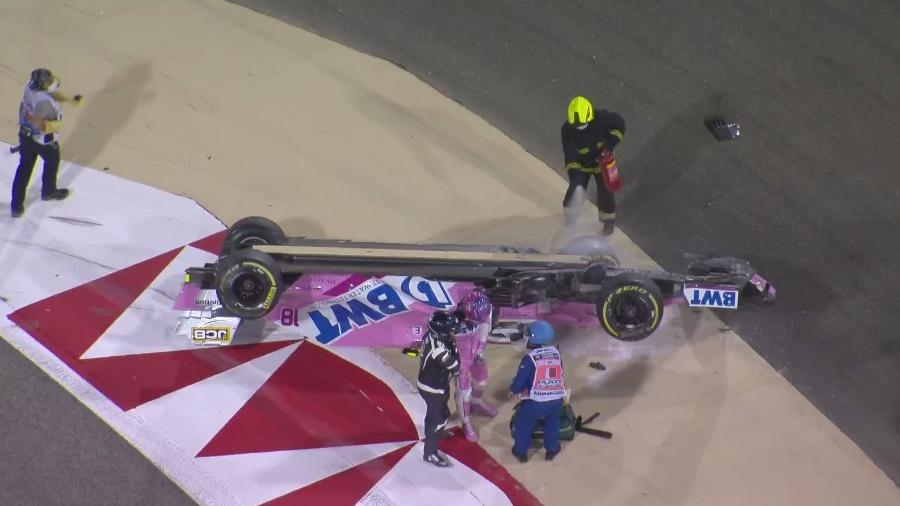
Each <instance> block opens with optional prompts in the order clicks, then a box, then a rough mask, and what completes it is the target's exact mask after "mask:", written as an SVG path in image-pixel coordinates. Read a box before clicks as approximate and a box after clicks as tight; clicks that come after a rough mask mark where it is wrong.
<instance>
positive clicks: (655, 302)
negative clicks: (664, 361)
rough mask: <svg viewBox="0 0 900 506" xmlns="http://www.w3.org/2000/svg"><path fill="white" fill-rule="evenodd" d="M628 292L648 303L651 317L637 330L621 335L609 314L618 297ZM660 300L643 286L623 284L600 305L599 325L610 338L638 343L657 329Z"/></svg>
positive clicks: (660, 307) (660, 313)
mask: <svg viewBox="0 0 900 506" xmlns="http://www.w3.org/2000/svg"><path fill="white" fill-rule="evenodd" d="M628 292H637V293H638V294H639V295H640V296H641V298H643V299H644V300H647V301H649V303H650V306H651V307H652V312H653V315H652V317H651V318H650V321H649V322H647V323H646V324H644V325H642V326H640V327H639V328H637V329H634V330H630V331H629V332H628V333H627V334H625V333H622V332H621V331H620V330H618V329H617V328H616V327H615V326H614V325H613V323H612V322H611V313H612V310H613V303H614V302H615V300H616V298H618V297H620V296H621V295H622V294H625V293H628ZM662 307H663V305H662V300H661V299H660V298H659V296H658V295H657V294H654V293H652V292H651V291H650V290H649V289H648V288H647V287H645V286H643V285H642V284H640V283H623V284H620V285H618V286H616V287H615V289H613V290H612V291H610V292H609V294H607V295H606V297H604V298H603V300H602V301H601V303H600V315H601V321H600V324H601V325H602V326H603V330H605V331H606V332H607V333H609V335H611V336H612V337H614V338H616V339H619V340H622V341H639V340H641V339H644V338H646V337H648V336H650V334H652V333H653V332H654V331H656V329H657V328H658V327H659V324H660V321H661V320H662Z"/></svg>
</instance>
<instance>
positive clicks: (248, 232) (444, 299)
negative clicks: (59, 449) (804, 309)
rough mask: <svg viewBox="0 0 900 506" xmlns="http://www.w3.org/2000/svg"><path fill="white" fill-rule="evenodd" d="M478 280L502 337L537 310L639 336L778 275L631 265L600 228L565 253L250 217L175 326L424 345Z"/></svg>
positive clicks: (200, 274) (192, 333) (767, 293)
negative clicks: (296, 232) (291, 226)
mask: <svg viewBox="0 0 900 506" xmlns="http://www.w3.org/2000/svg"><path fill="white" fill-rule="evenodd" d="M586 245H587V247H586ZM586 249H587V250H589V251H585V250H586ZM576 250H578V251H580V253H574V252H573V251H576ZM476 287H477V288H480V289H482V290H484V291H485V292H486V293H487V294H488V297H489V298H490V300H491V303H492V304H493V307H494V312H493V320H494V321H493V330H492V332H491V333H492V335H493V336H494V337H495V339H496V340H497V341H508V340H515V339H516V338H518V337H520V331H521V325H523V324H525V323H527V322H529V321H533V320H536V319H543V320H548V321H550V322H552V323H558V324H569V325H596V324H597V323H599V324H600V326H601V327H602V328H603V329H604V330H605V331H606V332H607V333H608V334H609V335H611V336H612V337H614V338H616V339H619V340H623V341H636V340H640V339H644V338H646V337H648V336H649V335H651V334H652V333H653V332H654V331H655V330H656V329H657V328H658V326H659V324H660V322H661V320H662V315H663V309H664V307H665V306H666V305H667V304H671V303H684V304H687V305H689V306H694V307H708V308H718V309H737V308H738V304H739V301H741V300H744V299H745V298H747V297H751V298H758V299H761V300H762V301H764V302H771V301H773V300H774V298H775V289H774V287H773V286H772V285H771V284H770V283H769V282H768V281H766V280H765V279H764V278H762V277H761V276H760V275H759V274H757V273H756V272H755V271H754V270H753V268H752V267H751V266H750V264H749V263H748V262H746V261H744V260H741V259H737V258H732V257H716V256H707V257H704V258H700V259H697V260H695V261H694V262H693V263H692V264H691V265H690V266H689V268H688V273H687V274H677V273H671V272H666V271H648V270H639V269H629V268H625V267H622V266H620V265H619V262H618V260H617V259H616V258H615V256H614V255H613V254H611V252H610V251H609V250H608V249H606V247H605V246H604V245H603V244H602V241H601V242H597V241H596V240H595V239H593V238H587V239H585V238H582V239H577V240H576V241H574V242H573V243H571V244H570V245H567V246H566V247H564V248H563V249H562V250H561V251H560V252H559V253H556V254H546V253H542V252H540V251H536V250H533V249H524V248H514V247H508V246H480V245H448V244H395V243H359V242H352V241H344V240H318V239H308V238H304V237H297V238H288V237H286V236H285V234H284V232H283V231H282V229H281V228H280V227H279V226H278V225H277V224H276V223H274V222H272V221H271V220H268V219H266V218H262V217H250V218H244V219H242V220H240V221H238V222H237V223H235V224H234V225H233V226H232V227H231V228H230V229H229V233H228V235H227V236H226V238H225V240H224V242H223V245H222V249H221V252H220V254H219V258H218V260H217V261H216V262H214V263H208V264H206V265H204V266H203V267H191V268H189V269H187V276H186V281H185V284H184V287H183V288H182V291H181V293H180V295H179V297H178V298H177V300H176V302H175V306H174V309H176V310H179V311H181V317H180V321H179V325H178V329H177V331H176V333H177V334H179V335H189V337H190V339H191V340H192V341H194V342H196V343H198V344H230V343H231V339H232V338H233V336H234V335H235V333H236V332H237V330H238V327H239V326H240V325H241V324H242V323H243V322H246V321H248V320H260V319H263V320H265V321H266V322H267V324H269V325H275V326H280V327H282V328H289V329H296V331H297V334H299V335H301V336H303V337H305V338H308V339H314V340H315V341H317V342H318V343H320V344H325V345H334V346H364V347H390V348H416V347H417V345H418V343H419V341H420V340H421V338H422V335H423V332H424V327H425V322H426V321H427V320H428V317H429V316H430V315H431V313H432V312H434V311H435V310H438V309H447V308H450V307H451V306H454V305H455V304H456V302H457V301H458V300H459V299H460V298H461V297H462V296H464V295H465V294H466V293H468V292H469V291H471V290H472V289H474V288H476Z"/></svg>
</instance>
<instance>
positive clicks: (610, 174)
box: [599, 146, 622, 193]
mask: <svg viewBox="0 0 900 506" xmlns="http://www.w3.org/2000/svg"><path fill="white" fill-rule="evenodd" d="M599 164H600V171H601V174H603V186H605V187H606V189H607V190H609V191H610V192H612V193H615V192H617V191H619V188H621V187H622V180H621V179H619V167H618V166H617V165H616V157H615V156H614V155H613V152H612V151H610V150H609V149H606V147H605V146H604V147H603V148H602V149H601V150H600V160H599Z"/></svg>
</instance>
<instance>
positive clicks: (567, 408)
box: [509, 402, 575, 441]
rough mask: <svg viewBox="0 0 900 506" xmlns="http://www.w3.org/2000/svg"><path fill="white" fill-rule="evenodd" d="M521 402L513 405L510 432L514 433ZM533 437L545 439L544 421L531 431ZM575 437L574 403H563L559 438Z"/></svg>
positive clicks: (563, 439) (566, 439) (568, 439)
mask: <svg viewBox="0 0 900 506" xmlns="http://www.w3.org/2000/svg"><path fill="white" fill-rule="evenodd" d="M520 405H521V402H518V403H516V405H515V406H513V415H512V417H511V418H510V419H509V433H510V434H511V435H512V434H513V426H515V423H516V415H517V414H518V413H519V406H520ZM531 438H532V439H541V440H543V439H544V424H543V423H542V422H538V424H537V425H536V426H535V427H534V431H533V432H532V433H531ZM574 438H575V411H574V410H573V409H572V404H571V403H567V404H563V408H562V412H561V413H560V415H559V439H560V441H571V440H572V439H574Z"/></svg>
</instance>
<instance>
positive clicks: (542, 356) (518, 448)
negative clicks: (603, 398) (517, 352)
mask: <svg viewBox="0 0 900 506" xmlns="http://www.w3.org/2000/svg"><path fill="white" fill-rule="evenodd" d="M525 337H526V339H527V340H528V347H529V348H532V349H531V351H529V352H528V354H527V355H525V356H524V357H522V361H521V362H520V363H519V370H518V371H517V372H516V377H515V378H513V381H512V384H511V385H510V387H509V390H510V393H511V394H514V395H519V396H520V397H521V398H522V399H523V400H522V402H521V404H520V405H519V410H518V412H517V413H516V420H515V423H514V424H513V439H514V443H513V448H512V453H513V455H514V456H515V457H516V458H517V459H519V461H520V462H525V461H527V460H528V454H527V452H528V448H529V447H530V446H531V435H532V433H533V432H534V428H535V426H536V425H537V424H538V423H539V422H540V421H541V420H543V421H544V422H543V423H544V448H545V449H546V450H547V455H546V458H547V460H552V459H553V458H554V457H556V455H557V454H558V453H559V451H560V445H559V419H560V415H561V412H562V408H563V399H564V398H565V396H566V385H565V381H564V380H563V366H562V359H561V358H560V355H559V350H557V349H556V347H554V346H552V344H551V343H552V342H553V339H554V337H555V333H554V331H553V327H552V326H551V325H550V324H549V323H548V322H546V321H543V320H538V321H535V322H533V323H531V324H529V325H528V328H527V330H526V332H525Z"/></svg>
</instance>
